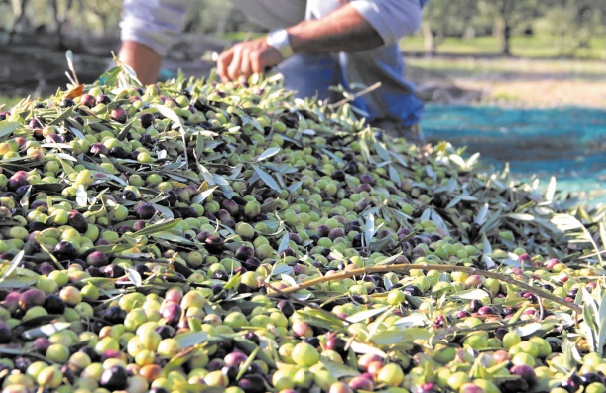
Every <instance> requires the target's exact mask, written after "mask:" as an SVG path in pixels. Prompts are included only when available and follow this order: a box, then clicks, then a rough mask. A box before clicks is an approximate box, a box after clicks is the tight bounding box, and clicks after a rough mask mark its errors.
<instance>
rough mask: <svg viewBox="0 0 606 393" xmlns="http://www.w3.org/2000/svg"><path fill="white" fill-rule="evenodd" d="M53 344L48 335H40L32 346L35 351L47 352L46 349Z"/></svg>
mask: <svg viewBox="0 0 606 393" xmlns="http://www.w3.org/2000/svg"><path fill="white" fill-rule="evenodd" d="M50 345H51V342H50V341H49V340H48V338H46V337H40V338H37V339H35V340H34V342H33V343H32V346H31V347H30V348H31V350H32V351H33V352H36V353H45V352H46V349H47V348H48V347H49V346H50Z"/></svg>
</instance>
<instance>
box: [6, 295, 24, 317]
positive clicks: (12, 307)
mask: <svg viewBox="0 0 606 393" xmlns="http://www.w3.org/2000/svg"><path fill="white" fill-rule="evenodd" d="M20 299H21V293H19V292H9V294H8V295H6V297H5V298H4V301H3V302H2V306H3V307H4V308H6V309H7V310H8V311H10V312H11V313H13V312H15V311H16V310H17V308H19V300H20Z"/></svg>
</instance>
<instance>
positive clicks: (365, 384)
mask: <svg viewBox="0 0 606 393" xmlns="http://www.w3.org/2000/svg"><path fill="white" fill-rule="evenodd" d="M349 387H350V388H352V389H354V390H358V389H360V390H368V391H373V390H375V384H374V382H373V381H372V379H370V378H366V377H363V376H361V375H357V376H355V377H353V378H352V379H350V380H349Z"/></svg>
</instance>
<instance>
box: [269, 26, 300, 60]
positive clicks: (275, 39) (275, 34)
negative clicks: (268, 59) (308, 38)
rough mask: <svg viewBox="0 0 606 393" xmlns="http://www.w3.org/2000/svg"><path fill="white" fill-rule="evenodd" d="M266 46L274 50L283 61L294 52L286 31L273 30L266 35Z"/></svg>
mask: <svg viewBox="0 0 606 393" xmlns="http://www.w3.org/2000/svg"><path fill="white" fill-rule="evenodd" d="M267 45H269V46H271V47H272V48H274V49H276V50H277V51H278V52H280V54H281V55H282V57H284V58H285V59H286V58H288V57H290V56H292V55H293V54H294V51H293V49H292V46H291V45H290V37H289V36H288V31H286V29H280V30H274V31H272V32H270V33H269V34H268V35H267Z"/></svg>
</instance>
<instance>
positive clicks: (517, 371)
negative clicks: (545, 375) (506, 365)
mask: <svg viewBox="0 0 606 393" xmlns="http://www.w3.org/2000/svg"><path fill="white" fill-rule="evenodd" d="M509 372H510V373H511V374H514V375H519V376H520V377H522V378H524V379H525V380H526V382H528V383H529V384H532V383H533V382H534V381H535V379H536V377H537V374H536V373H535V371H534V368H533V367H531V366H529V365H527V364H516V365H514V366H513V367H511V368H510V369H509Z"/></svg>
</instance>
